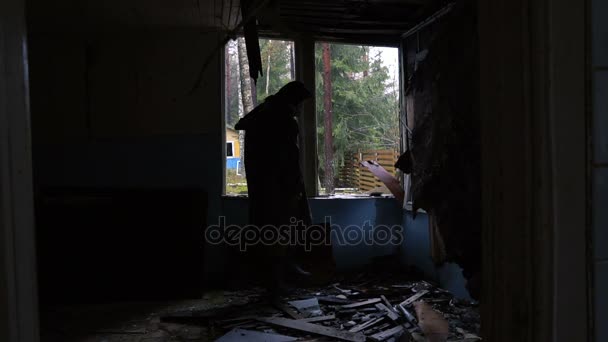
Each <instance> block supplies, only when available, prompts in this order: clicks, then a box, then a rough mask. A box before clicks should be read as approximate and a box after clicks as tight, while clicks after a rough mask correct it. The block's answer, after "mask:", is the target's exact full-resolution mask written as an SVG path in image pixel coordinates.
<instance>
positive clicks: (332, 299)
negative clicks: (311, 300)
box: [317, 296, 353, 305]
mask: <svg viewBox="0 0 608 342" xmlns="http://www.w3.org/2000/svg"><path fill="white" fill-rule="evenodd" d="M317 300H318V301H319V303H323V304H340V305H343V304H351V303H352V302H353V301H352V300H349V299H343V298H339V297H336V296H323V297H317Z"/></svg>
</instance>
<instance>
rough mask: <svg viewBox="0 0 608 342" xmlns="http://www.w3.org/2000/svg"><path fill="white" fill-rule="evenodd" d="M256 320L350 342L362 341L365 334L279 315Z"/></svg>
mask: <svg viewBox="0 0 608 342" xmlns="http://www.w3.org/2000/svg"><path fill="white" fill-rule="evenodd" d="M258 321H260V322H264V323H269V324H274V325H278V326H281V327H285V328H290V329H295V330H299V331H305V332H308V333H311V334H317V335H322V336H327V337H333V338H337V339H339V340H343V341H351V342H364V341H365V335H363V334H360V333H351V332H346V331H342V330H338V329H334V328H330V327H325V326H322V325H317V324H312V323H308V322H302V321H300V320H293V319H288V318H279V317H260V318H258Z"/></svg>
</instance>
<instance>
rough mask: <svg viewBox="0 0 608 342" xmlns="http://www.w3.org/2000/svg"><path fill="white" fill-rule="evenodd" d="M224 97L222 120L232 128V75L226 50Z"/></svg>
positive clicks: (228, 54)
mask: <svg viewBox="0 0 608 342" xmlns="http://www.w3.org/2000/svg"><path fill="white" fill-rule="evenodd" d="M225 69H226V75H225V77H226V96H225V97H224V101H225V105H224V108H225V109H224V111H225V113H226V117H225V118H224V120H226V125H229V126H232V125H233V124H234V123H233V122H232V115H230V114H231V113H230V103H231V101H232V87H231V84H230V79H231V78H232V75H231V74H230V71H231V70H230V53H229V52H228V48H226V66H225Z"/></svg>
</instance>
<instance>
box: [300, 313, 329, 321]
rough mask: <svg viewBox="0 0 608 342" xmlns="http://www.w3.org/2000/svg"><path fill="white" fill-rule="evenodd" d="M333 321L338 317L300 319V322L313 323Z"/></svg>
mask: <svg viewBox="0 0 608 342" xmlns="http://www.w3.org/2000/svg"><path fill="white" fill-rule="evenodd" d="M332 319H336V315H334V314H331V315H327V316H319V317H311V318H303V319H299V320H298V321H302V322H308V323H313V322H324V321H331V320H332Z"/></svg>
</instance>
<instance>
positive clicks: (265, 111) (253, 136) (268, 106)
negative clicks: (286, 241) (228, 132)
mask: <svg viewBox="0 0 608 342" xmlns="http://www.w3.org/2000/svg"><path fill="white" fill-rule="evenodd" d="M294 110H295V107H294V106H293V105H292V104H290V103H289V101H288V100H286V98H285V97H284V96H279V95H272V96H269V97H268V98H266V100H265V101H264V102H263V103H262V104H260V105H259V106H257V107H256V108H255V109H254V110H252V111H251V112H250V113H248V114H247V115H245V116H244V117H243V118H242V119H241V120H239V122H238V123H237V124H236V125H235V129H237V130H244V131H245V151H244V152H245V159H244V162H245V171H246V176H247V187H248V193H249V216H250V222H251V223H252V224H255V225H258V226H262V225H266V224H273V225H282V224H290V223H292V222H291V219H292V218H295V219H296V220H298V221H303V223H304V224H310V221H311V218H310V209H309V207H308V200H307V198H306V192H305V189H304V183H303V179H302V173H301V169H300V163H299V154H300V153H299V148H298V131H299V130H298V123H297V121H296V120H295V118H294Z"/></svg>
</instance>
